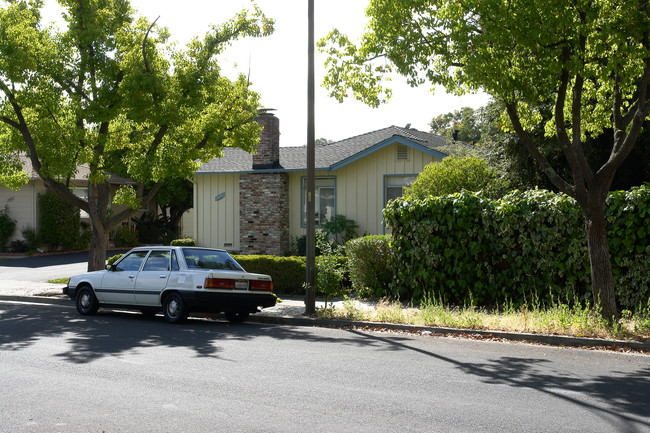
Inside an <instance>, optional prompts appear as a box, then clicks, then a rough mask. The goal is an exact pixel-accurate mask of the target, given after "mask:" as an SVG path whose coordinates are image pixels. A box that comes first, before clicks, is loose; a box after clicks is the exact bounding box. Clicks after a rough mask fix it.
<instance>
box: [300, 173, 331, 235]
mask: <svg viewBox="0 0 650 433" xmlns="http://www.w3.org/2000/svg"><path fill="white" fill-rule="evenodd" d="M314 192H315V197H314V204H315V208H316V212H315V215H314V219H315V222H316V225H317V226H320V225H323V224H325V223H326V222H327V221H328V220H329V219H330V218H332V217H333V216H334V215H335V214H336V179H335V178H334V177H317V178H316V183H315V185H314ZM302 226H303V227H306V226H307V178H306V177H303V178H302Z"/></svg>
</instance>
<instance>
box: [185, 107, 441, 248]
mask: <svg viewBox="0 0 650 433" xmlns="http://www.w3.org/2000/svg"><path fill="white" fill-rule="evenodd" d="M256 120H257V121H258V122H259V123H260V125H261V126H262V127H263V131H262V134H261V141H260V144H259V150H258V153H257V154H255V155H252V154H249V153H247V152H245V151H243V150H241V149H237V148H226V149H224V156H223V157H221V158H215V159H213V160H211V161H210V162H207V163H204V164H203V165H202V166H201V167H200V168H199V170H198V171H197V172H196V174H195V177H194V209H193V210H192V211H190V212H188V214H187V216H186V217H185V218H184V224H183V230H184V233H185V234H187V235H191V236H193V237H194V238H195V239H196V241H197V244H198V245H201V246H206V247H214V248H224V249H227V250H232V251H236V252H240V253H242V254H275V255H282V254H286V253H287V252H288V251H289V249H290V241H291V239H292V238H296V237H300V236H303V235H305V233H306V222H307V219H306V218H307V216H306V166H307V156H306V155H307V148H306V146H302V147H280V142H279V141H280V140H279V138H280V132H279V119H278V118H277V117H276V116H275V115H274V114H273V113H271V112H269V111H268V110H263V111H261V113H260V114H259V115H258V116H257V118H256ZM446 144H448V142H447V139H446V138H444V137H441V136H438V135H434V134H430V133H427V132H422V131H418V130H415V129H411V128H409V127H408V126H407V127H404V128H400V127H397V126H390V127H388V128H384V129H380V130H378V131H373V132H369V133H367V134H363V135H359V136H356V137H351V138H348V139H345V140H341V141H338V142H335V143H330V144H324V145H318V146H316V187H315V188H316V191H315V194H316V197H315V203H316V214H315V215H314V216H313V217H314V218H315V219H316V224H317V226H318V225H320V224H323V223H324V222H325V221H327V220H328V219H329V218H331V217H332V216H333V215H337V214H339V215H344V216H345V217H346V218H348V219H351V220H353V221H354V222H355V223H356V224H357V225H358V229H357V231H358V233H359V234H360V235H361V234H382V233H385V227H384V224H383V218H382V210H383V209H384V207H385V205H386V203H387V202H388V201H389V200H391V199H394V198H396V197H398V196H400V195H401V194H402V189H403V187H404V186H406V185H408V184H409V183H411V182H412V181H413V180H414V179H415V178H416V176H417V175H418V174H419V173H420V172H421V171H422V170H423V168H424V167H425V166H426V165H427V164H429V163H431V162H439V161H440V160H441V159H442V158H444V157H445V156H447V155H446V154H445V153H443V152H441V151H440V150H439V148H440V147H441V146H444V145H446Z"/></svg>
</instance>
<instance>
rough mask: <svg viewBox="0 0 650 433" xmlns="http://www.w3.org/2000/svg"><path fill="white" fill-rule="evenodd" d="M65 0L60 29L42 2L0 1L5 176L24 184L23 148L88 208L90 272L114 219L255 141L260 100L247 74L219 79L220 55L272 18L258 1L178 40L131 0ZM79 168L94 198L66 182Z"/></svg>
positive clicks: (0, 173) (1, 171) (267, 27)
mask: <svg viewBox="0 0 650 433" xmlns="http://www.w3.org/2000/svg"><path fill="white" fill-rule="evenodd" d="M59 3H60V5H61V6H62V7H63V10H64V14H63V17H64V19H65V22H66V24H67V28H66V29H64V30H63V31H59V30H58V29H56V28H52V27H44V26H43V24H42V23H41V14H40V8H41V6H42V4H43V1H42V0H1V1H0V155H2V157H0V183H2V184H4V185H6V186H9V187H13V188H16V187H18V186H19V185H20V183H21V182H22V183H24V182H26V180H27V176H26V175H25V174H24V173H23V172H22V167H21V164H20V163H19V156H20V155H21V154H27V155H28V156H29V159H30V160H31V164H32V166H33V168H34V170H35V171H36V172H37V173H38V175H39V176H40V177H41V178H42V179H43V181H44V182H45V184H46V186H47V188H48V189H50V190H52V191H54V192H56V193H57V194H58V195H59V196H61V197H62V198H63V199H64V200H65V201H66V202H67V203H69V204H70V205H71V206H76V207H78V208H81V209H83V210H85V211H86V212H87V213H88V214H89V215H90V219H91V222H92V228H93V236H92V240H91V246H90V254H89V256H90V257H89V263H88V268H89V269H90V270H93V269H99V268H103V267H104V261H105V255H106V252H105V250H106V246H107V242H108V234H109V230H110V229H111V227H113V226H115V225H116V224H118V223H119V222H120V221H123V220H125V219H128V218H129V217H130V216H132V215H133V214H134V212H135V211H134V209H137V208H139V207H141V206H142V205H143V204H145V203H146V202H148V201H150V200H151V199H152V198H153V197H154V196H155V194H156V193H157V192H158V190H159V188H160V185H161V182H163V181H164V180H165V179H169V178H187V177H188V176H190V175H191V173H192V172H193V171H194V170H195V169H196V167H197V162H196V161H200V160H206V159H211V158H213V157H215V156H219V155H220V154H221V150H222V148H223V147H224V146H236V147H240V148H242V149H244V150H247V151H253V150H254V149H255V148H256V145H257V142H258V140H259V138H258V135H259V130H260V128H259V125H258V124H257V123H255V122H253V117H254V116H255V114H256V111H257V108H258V106H259V97H258V95H257V94H256V93H254V92H252V91H250V89H249V83H248V81H247V80H246V78H245V77H244V76H239V77H238V78H237V79H235V80H230V79H228V78H226V77H225V76H223V75H222V74H221V71H220V68H219V65H218V62H217V56H218V55H219V54H220V53H222V52H223V50H224V49H225V48H226V47H227V46H228V45H229V44H230V43H231V42H232V41H234V40H236V39H237V38H240V37H244V36H253V37H259V36H265V35H268V34H270V33H271V32H272V31H273V21H272V20H269V19H267V18H266V17H265V16H264V15H263V14H262V13H261V11H260V10H259V9H258V8H257V7H254V9H253V10H252V11H246V10H244V11H242V12H240V13H239V14H237V15H236V16H235V17H234V18H232V19H231V20H229V21H227V22H226V23H224V24H221V25H218V26H213V27H212V28H211V29H210V31H209V32H208V33H207V34H206V35H205V37H204V38H203V39H198V38H197V39H194V40H193V41H192V42H191V43H189V44H188V45H187V47H186V48H185V49H178V48H176V46H175V45H173V44H170V43H169V41H168V38H169V33H168V31H167V30H166V29H165V28H164V27H160V26H158V25H157V24H156V22H153V23H152V22H148V21H147V20H146V19H144V18H137V17H135V16H134V12H133V10H132V9H131V6H130V4H129V1H128V0H59ZM82 165H86V166H88V167H89V168H90V175H89V178H88V200H83V199H81V198H79V197H77V196H76V195H75V194H73V193H72V191H71V190H70V188H69V179H71V178H72V177H73V175H74V174H75V172H76V170H77V168H78V167H79V166H82ZM116 165H120V167H124V166H125V167H126V172H127V174H128V176H129V177H130V178H131V179H133V180H134V181H135V182H137V186H135V187H133V186H125V187H122V188H121V189H120V190H119V191H118V193H117V194H116V195H115V199H114V200H113V201H114V202H116V203H122V204H127V205H128V206H129V208H127V209H126V210H124V211H121V212H117V213H112V212H111V211H110V202H111V191H110V187H109V183H108V178H109V173H111V171H112V167H116ZM116 168H117V167H116ZM146 182H150V183H153V187H151V188H150V189H149V190H148V193H147V194H146V195H144V194H143V191H144V190H145V189H144V184H145V183H146Z"/></svg>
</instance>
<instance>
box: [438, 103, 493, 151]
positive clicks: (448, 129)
mask: <svg viewBox="0 0 650 433" xmlns="http://www.w3.org/2000/svg"><path fill="white" fill-rule="evenodd" d="M480 113H481V112H480V110H474V109H473V108H471V107H463V108H461V109H460V110H456V111H454V112H452V113H445V114H440V115H438V116H436V117H434V118H433V119H432V120H431V123H430V124H429V125H430V126H431V130H432V131H433V132H434V133H436V134H439V135H443V136H446V137H452V138H454V140H458V141H462V142H465V143H469V144H476V143H478V142H479V141H480V140H481V129H482V128H481V121H482V120H483V118H482V117H481V115H480Z"/></svg>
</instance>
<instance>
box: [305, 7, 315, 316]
mask: <svg viewBox="0 0 650 433" xmlns="http://www.w3.org/2000/svg"><path fill="white" fill-rule="evenodd" d="M307 15H308V18H307V33H308V37H307V44H308V47H307V63H308V65H307V252H306V254H307V260H306V272H307V275H306V282H307V287H306V290H307V293H306V294H305V314H306V315H308V316H311V315H313V314H314V313H315V312H316V288H315V287H314V268H315V265H316V245H315V241H316V221H315V220H314V216H315V214H316V203H315V191H316V176H315V171H316V134H315V120H316V117H315V110H314V107H315V92H314V88H315V83H314V0H308V6H307Z"/></svg>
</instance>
